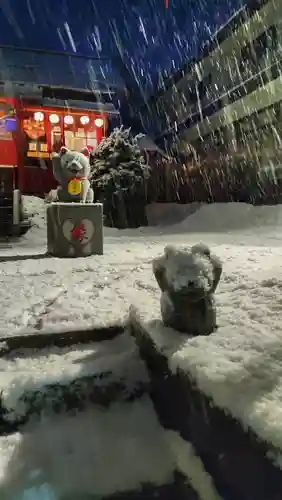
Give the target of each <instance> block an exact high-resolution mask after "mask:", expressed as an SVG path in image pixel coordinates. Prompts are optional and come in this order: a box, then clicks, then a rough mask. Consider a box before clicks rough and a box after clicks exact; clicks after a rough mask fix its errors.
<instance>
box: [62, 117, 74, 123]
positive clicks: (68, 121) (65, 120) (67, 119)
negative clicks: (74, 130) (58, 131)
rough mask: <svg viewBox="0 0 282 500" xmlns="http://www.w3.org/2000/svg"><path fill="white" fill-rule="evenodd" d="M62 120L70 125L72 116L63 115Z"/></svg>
mask: <svg viewBox="0 0 282 500" xmlns="http://www.w3.org/2000/svg"><path fill="white" fill-rule="evenodd" d="M64 122H65V124H66V125H72V124H73V122H74V119H73V116H71V115H67V116H65V118H64Z"/></svg>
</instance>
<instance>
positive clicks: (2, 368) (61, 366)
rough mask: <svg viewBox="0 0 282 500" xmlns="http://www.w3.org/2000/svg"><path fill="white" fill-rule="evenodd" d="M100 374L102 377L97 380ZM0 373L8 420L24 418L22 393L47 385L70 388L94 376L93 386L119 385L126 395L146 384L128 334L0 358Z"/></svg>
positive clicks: (142, 370)
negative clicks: (105, 339)
mask: <svg viewBox="0 0 282 500" xmlns="http://www.w3.org/2000/svg"><path fill="white" fill-rule="evenodd" d="M101 373H103V374H104V375H105V376H104V377H103V378H101V379H99V375H100V374H101ZM0 374H1V391H2V405H3V406H4V407H5V408H6V409H7V410H8V413H7V417H6V418H8V419H10V420H15V419H16V420H17V419H19V418H20V417H22V416H25V415H26V413H27V409H26V405H25V403H24V401H23V399H22V396H23V395H24V394H26V393H30V392H36V391H40V392H41V393H42V392H44V390H45V388H46V385H50V384H56V383H59V384H60V385H61V386H63V385H69V384H71V383H72V382H73V381H74V380H78V379H82V378H83V377H89V376H93V378H94V377H95V376H96V377H97V378H96V380H95V384H96V385H97V384H99V385H100V386H102V385H109V384H111V383H115V382H122V384H123V386H124V396H126V395H127V394H132V393H133V391H134V389H135V388H136V387H138V386H139V385H140V383H147V382H148V376H147V372H146V370H145V367H144V364H143V362H142V361H141V359H140V358H139V356H138V353H137V349H136V346H135V344H134V342H133V340H132V338H131V337H129V336H128V335H127V334H124V335H122V336H120V337H117V338H116V339H114V340H111V341H104V342H98V343H92V344H88V345H77V346H72V347H71V348H56V347H52V348H49V349H41V350H40V351H36V350H30V349H23V350H22V351H18V352H13V353H12V354H11V355H7V356H3V357H1V358H0ZM93 383H94V382H93ZM51 397H52V395H51Z"/></svg>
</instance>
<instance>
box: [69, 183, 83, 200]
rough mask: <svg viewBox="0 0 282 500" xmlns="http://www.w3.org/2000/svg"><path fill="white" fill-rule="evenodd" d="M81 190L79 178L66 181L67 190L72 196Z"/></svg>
mask: <svg viewBox="0 0 282 500" xmlns="http://www.w3.org/2000/svg"><path fill="white" fill-rule="evenodd" d="M81 191H82V186H81V180H80V179H72V180H71V181H69V183H68V192H69V193H70V194H72V195H73V196H76V195H78V194H80V193H81Z"/></svg>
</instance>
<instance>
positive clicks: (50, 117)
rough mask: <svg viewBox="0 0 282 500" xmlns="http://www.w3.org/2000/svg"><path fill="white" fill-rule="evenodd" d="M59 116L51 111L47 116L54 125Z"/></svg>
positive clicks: (57, 121)
mask: <svg viewBox="0 0 282 500" xmlns="http://www.w3.org/2000/svg"><path fill="white" fill-rule="evenodd" d="M59 121H60V117H59V116H58V115H56V114H55V113H53V114H52V115H50V116H49V122H50V123H52V125H56V123H59Z"/></svg>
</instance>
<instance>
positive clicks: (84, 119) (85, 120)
mask: <svg viewBox="0 0 282 500" xmlns="http://www.w3.org/2000/svg"><path fill="white" fill-rule="evenodd" d="M89 122H90V119H89V116H86V115H85V116H82V117H81V118H80V123H81V125H88V123H89Z"/></svg>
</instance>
